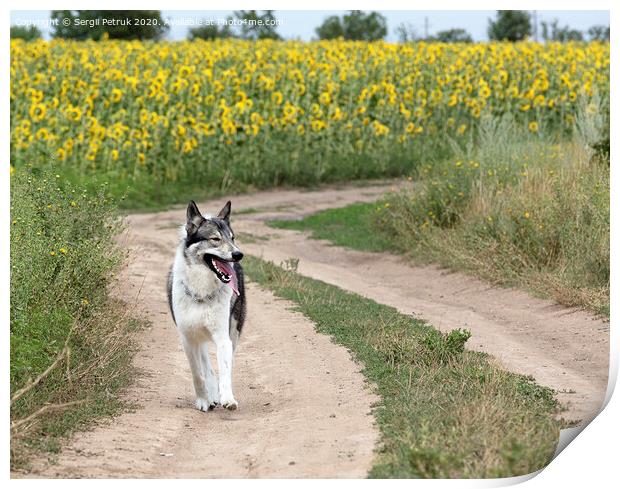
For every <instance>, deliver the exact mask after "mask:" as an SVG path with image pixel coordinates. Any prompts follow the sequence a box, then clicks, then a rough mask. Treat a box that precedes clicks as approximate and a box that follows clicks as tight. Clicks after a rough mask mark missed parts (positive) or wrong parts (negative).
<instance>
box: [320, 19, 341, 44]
mask: <svg viewBox="0 0 620 489" xmlns="http://www.w3.org/2000/svg"><path fill="white" fill-rule="evenodd" d="M314 32H316V35H317V36H319V39H338V38H339V37H344V28H343V27H342V21H341V20H340V18H339V17H338V16H337V15H331V16H329V17H327V18H326V19H325V20H324V21H323V23H322V24H321V25H320V26H319V27H317V28H316V29H315V30H314Z"/></svg>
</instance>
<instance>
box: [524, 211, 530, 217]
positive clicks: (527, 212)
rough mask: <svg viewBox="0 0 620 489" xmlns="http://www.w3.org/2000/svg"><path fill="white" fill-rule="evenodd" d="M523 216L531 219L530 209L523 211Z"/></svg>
mask: <svg viewBox="0 0 620 489" xmlns="http://www.w3.org/2000/svg"><path fill="white" fill-rule="evenodd" d="M523 217H524V218H525V219H529V218H530V213H529V211H525V212H524V213H523Z"/></svg>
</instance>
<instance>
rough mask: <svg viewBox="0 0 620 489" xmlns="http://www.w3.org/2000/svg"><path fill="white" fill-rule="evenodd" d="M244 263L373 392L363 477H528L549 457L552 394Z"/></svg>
mask: <svg viewBox="0 0 620 489" xmlns="http://www.w3.org/2000/svg"><path fill="white" fill-rule="evenodd" d="M284 266H285V269H283V268H281V267H278V266H275V265H274V264H272V263H268V262H265V261H262V260H259V259H257V258H253V257H247V258H246V260H244V267H245V270H246V272H247V273H248V276H249V277H250V278H251V279H252V280H254V281H256V282H258V283H259V284H260V285H262V286H264V287H267V288H269V289H270V290H272V291H273V292H274V293H275V295H277V296H278V297H281V298H284V299H288V300H290V301H292V302H294V303H295V309H297V310H299V311H300V312H302V313H303V314H304V315H305V316H307V317H308V318H309V319H310V320H312V321H313V322H314V323H315V325H316V329H317V331H319V332H320V333H324V334H328V335H330V336H332V338H333V339H334V341H335V342H336V343H338V344H341V345H343V346H345V347H346V348H348V349H349V350H350V351H351V352H352V353H353V356H354V358H355V359H356V360H357V361H358V362H360V363H361V365H362V366H363V370H362V372H363V374H364V375H365V376H366V377H367V378H368V379H369V380H370V381H371V382H372V383H373V384H374V385H375V386H376V391H377V393H378V394H379V396H380V401H379V402H378V404H377V405H375V406H374V407H373V414H374V416H375V418H376V420H377V423H378V426H379V429H380V431H381V447H380V449H379V452H378V454H377V457H376V460H375V464H374V466H373V468H372V470H371V472H370V474H369V475H370V477H375V478H392V477H394V478H409V477H415V478H418V477H422V478H461V477H462V478H478V477H482V478H490V477H509V476H515V475H521V474H527V473H530V472H533V471H536V470H538V469H541V468H542V467H544V466H545V465H546V464H547V463H548V462H549V461H550V458H551V456H552V455H553V453H554V450H555V446H556V444H557V440H558V436H559V429H560V428H561V424H560V422H559V421H557V420H556V418H555V415H556V413H557V410H558V406H557V405H556V402H555V400H554V397H553V393H552V391H551V390H549V389H547V388H543V387H540V386H538V385H536V384H535V383H533V381H532V380H531V379H528V378H525V377H523V376H520V375H516V374H512V373H509V372H506V371H503V370H501V369H500V368H498V366H497V365H496V364H495V362H494V361H493V360H492V359H491V358H490V357H488V356H487V355H485V354H483V353H477V352H472V351H469V350H467V349H465V348H464V345H465V343H466V341H467V339H468V338H469V333H468V332H467V331H462V330H454V331H452V332H450V333H448V334H442V333H440V332H438V331H437V330H435V329H434V328H432V327H431V326H430V325H428V324H425V323H424V322H422V321H419V320H416V319H413V318H412V317H409V316H406V315H403V314H400V313H399V312H398V311H396V310H395V309H393V308H391V307H388V306H384V305H381V304H377V303H376V302H373V301H371V300H369V299H365V298H363V297H360V296H358V295H355V294H351V293H348V292H345V291H343V290H341V289H339V288H337V287H334V286H331V285H327V284H325V283H323V282H319V281H316V280H312V279H309V278H306V277H303V276H301V275H299V274H297V273H296V272H295V270H296V262H295V261H294V260H289V261H288V262H287V263H285V264H284Z"/></svg>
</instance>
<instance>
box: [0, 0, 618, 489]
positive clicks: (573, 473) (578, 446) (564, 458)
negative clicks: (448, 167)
mask: <svg viewBox="0 0 620 489" xmlns="http://www.w3.org/2000/svg"><path fill="white" fill-rule="evenodd" d="M55 3H56V5H55V6H54V8H56V9H61V8H62V9H68V8H73V9H77V8H82V9H83V8H89V7H90V8H101V6H102V5H101V3H100V2H93V1H85V0H82V1H79V2H78V1H64V2H55ZM220 5H221V4H220ZM220 5H218V4H216V5H213V4H211V3H204V2H190V1H184V0H177V1H175V2H170V1H162V0H152V1H148V2H147V1H144V0H140V1H134V2H131V8H132V9H140V8H142V9H161V10H166V9H169V8H170V7H171V6H173V7H174V9H178V10H183V9H187V10H196V9H200V8H202V9H205V8H207V9H210V10H213V9H214V7H216V8H217V7H219V6H220ZM257 6H260V7H261V9H267V8H269V9H273V10H291V7H292V5H291V3H287V2H285V1H283V0H279V1H276V0H270V1H262V2H249V1H231V2H227V3H226V4H225V7H226V8H227V9H242V8H245V9H248V8H256V7H257ZM128 7H129V5H128V2H127V1H120V0H110V1H108V2H106V3H105V8H108V9H116V8H118V9H122V8H128ZM294 7H295V9H298V10H325V11H329V10H336V9H339V10H342V9H353V8H355V9H362V10H415V9H416V8H417V9H421V8H429V5H428V4H423V3H413V2H404V1H395V0H383V1H381V2H378V1H370V0H357V1H350V0H347V1H333V0H332V1H326V0H315V1H313V2H308V1H304V2H296V3H295V5H294ZM464 7H467V8H468V9H469V10H492V9H499V8H501V9H509V8H512V9H522V10H525V9H528V10H533V9H538V10H585V9H586V7H587V10H610V13H611V18H610V20H611V25H612V26H613V28H612V31H613V32H612V40H613V39H615V38H616V37H618V36H617V35H614V33H615V29H618V28H619V25H620V23H619V16H620V13H619V12H620V7H619V6H617V2H612V1H604V0H590V1H588V2H587V3H585V4H584V3H583V2H569V1H566V0H565V1H561V0H538V1H534V0H522V1H519V2H515V1H490V0H484V1H480V0H473V1H469V2H467V4H463V3H462V2H457V1H447V0H436V1H434V2H433V3H432V9H434V10H463V8H464ZM9 9H13V10H28V9H31V10H48V9H50V3H49V2H43V1H31V0H23V1H20V2H16V1H9V2H8V5H6V6H5V7H4V9H2V11H1V14H0V15H1V16H2V17H1V20H0V22H2V24H1V25H2V26H3V30H2V32H3V33H4V39H3V40H2V43H3V50H2V57H3V66H4V67H5V69H4V70H3V76H2V82H1V83H2V89H3V90H2V92H3V97H2V99H1V101H0V103H1V104H2V107H3V109H4V110H3V117H2V125H3V132H2V135H3V137H2V146H3V153H4V154H5V155H6V159H5V163H4V164H3V165H2V170H0V185H1V186H2V187H1V188H2V189H3V190H4V192H2V196H1V197H0V199H1V202H2V204H1V206H0V224H1V225H2V229H4V230H5V231H4V232H5V237H4V239H2V240H0V254H1V255H2V262H1V265H0V266H1V270H2V281H1V282H0V284H2V286H1V287H0V291H1V292H2V294H1V297H0V310H1V311H2V314H3V316H2V317H3V318H4V321H3V324H5V325H6V327H5V329H4V332H5V333H4V334H3V335H2V337H1V341H2V351H3V355H2V357H3V367H4V370H3V371H4V373H5V375H4V376H3V377H2V387H3V392H4V393H5V400H7V401H8V397H9V395H8V393H9V387H8V371H9V335H8V329H9V328H8V325H9V275H8V272H9V265H8V261H9V239H8V229H9V172H8V163H7V160H8V159H9V156H8V155H9V142H10V136H9V128H10V106H9V97H8V91H9V71H8V69H7V66H8V63H9V60H8V57H9V39H8V25H9ZM616 53H617V50H616V49H615V48H614V49H612V50H611V58H612V63H611V66H612V75H611V86H612V87H613V86H615V85H616V84H615V83H614V82H617V81H618V79H619V78H618V74H617V67H618V56H617V54H616ZM611 110H612V125H611V134H616V133H615V130H617V129H616V126H618V124H617V118H618V99H617V97H615V93H614V97H612V105H611ZM619 163H620V158H618V157H617V154H616V153H615V149H614V151H612V164H611V166H612V169H614V170H612V175H611V176H612V179H611V181H612V183H611V186H612V192H611V195H614V196H615V195H616V194H615V193H614V192H613V191H614V190H616V189H618V188H619V186H618V171H617V170H615V168H616V167H617V165H618V164H619ZM618 202H619V200H618V198H617V197H614V198H613V199H612V227H611V231H612V232H611V243H612V246H611V248H612V249H614V248H617V246H615V245H617V244H618V237H617V230H616V226H614V224H615V223H616V221H617V219H616V216H617V211H618ZM617 265H618V260H617V258H616V255H615V254H612V257H611V268H612V284H611V285H612V289H611V290H612V310H614V309H615V307H614V306H615V304H616V303H617V298H618V294H617V292H616V290H617V289H616V280H615V272H616V271H617V269H618V266H617ZM611 333H612V334H611V350H612V351H611V357H610V358H611V365H610V387H609V388H608V393H607V396H608V400H609V397H610V395H611V393H612V392H613V385H614V384H615V381H616V379H617V375H618V353H619V351H620V344H619V341H618V334H617V331H616V330H615V328H613V327H612V332H611ZM2 410H3V415H4V416H3V418H4V420H5V422H4V424H3V431H4V440H5V443H4V444H3V445H2V464H3V467H4V469H5V470H4V473H5V474H6V477H7V478H8V477H9V442H8V440H9V409H8V402H6V401H5V402H4V403H2ZM619 418H620V401H619V400H618V396H617V395H616V396H613V397H611V400H610V402H609V403H608V405H607V407H606V408H605V409H604V411H603V412H602V413H601V414H600V415H599V416H598V417H597V418H596V419H595V420H594V421H593V422H592V423H591V424H590V425H589V426H587V427H586V428H585V429H584V431H583V432H582V433H581V434H580V435H579V436H578V437H577V438H576V440H575V441H574V442H573V443H571V444H570V445H569V446H568V447H567V448H566V449H565V450H564V451H563V452H562V453H560V455H559V456H558V457H557V458H556V459H555V460H554V461H553V462H552V463H551V464H549V466H548V467H547V468H545V469H544V470H542V471H541V472H540V473H539V474H538V475H537V476H536V477H533V478H532V477H527V476H526V477H525V478H515V479H500V480H469V481H467V480H401V481H380V482H377V481H331V480H330V481H323V482H321V484H322V485H326V486H327V487H329V486H333V487H335V486H336V484H337V485H338V486H339V487H341V486H342V485H343V484H344V485H349V484H351V485H352V484H356V486H357V485H376V484H382V485H383V484H389V485H393V486H402V487H404V486H405V485H406V486H407V487H411V486H412V485H416V486H420V485H421V486H427V487H428V486H434V487H498V486H503V485H510V484H514V483H517V482H523V481H524V480H527V482H526V484H527V487H531V488H537V487H540V488H543V487H544V488H547V487H549V486H551V485H553V486H563V487H580V488H583V487H584V486H586V485H588V486H591V487H611V481H613V480H616V481H617V480H618V476H617V470H616V465H617V463H618V462H617V458H618V455H617V454H618V450H617V446H616V445H617V440H616V436H617V434H618V433H620V421H619ZM528 479H529V480H528ZM10 483H11V484H14V485H20V486H24V487H30V486H32V485H35V484H37V483H38V481H36V480H12V481H10ZM108 483H109V482H106V481H96V480H94V481H93V480H90V481H61V480H48V481H45V484H46V486H47V487H50V488H53V487H59V488H60V487H63V488H65V487H66V485H67V484H69V485H73V484H88V485H93V486H101V485H102V484H106V485H107V484H108ZM172 483H174V482H172ZM205 483H206V484H209V482H202V481H199V482H198V484H205ZM215 483H216V484H219V483H220V482H215ZM117 484H119V485H125V484H128V485H129V484H130V485H131V486H132V487H135V486H141V485H146V484H148V485H149V487H150V486H153V485H154V486H156V487H162V488H163V487H167V486H168V485H169V484H170V482H169V481H164V480H155V481H152V480H151V481H147V480H131V481H118V482H117ZM231 484H234V485H237V484H239V485H246V484H253V485H256V486H259V487H269V488H272V487H285V486H287V487H288V486H290V484H291V482H290V481H287V480H275V481H269V480H258V481H230V482H226V485H227V486H229V485H231ZM295 484H296V485H297V484H299V485H300V486H302V487H303V486H306V487H308V486H309V485H310V484H312V485H314V484H315V481H311V480H300V481H296V482H295Z"/></svg>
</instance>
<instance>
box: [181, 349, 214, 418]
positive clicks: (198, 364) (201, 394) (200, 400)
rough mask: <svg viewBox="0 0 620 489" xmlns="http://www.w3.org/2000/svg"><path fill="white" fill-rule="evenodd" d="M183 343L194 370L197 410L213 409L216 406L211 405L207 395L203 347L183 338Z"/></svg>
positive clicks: (193, 378)
mask: <svg viewBox="0 0 620 489" xmlns="http://www.w3.org/2000/svg"><path fill="white" fill-rule="evenodd" d="M182 343H183V349H184V350H185V354H186V355H187V359H188V360H189V366H190V368H191V370H192V380H193V381H194V389H195V391H196V408H197V409H200V410H201V411H208V410H209V409H213V407H215V404H213V405H211V403H210V402H209V399H208V395H207V389H206V387H207V384H206V381H207V379H206V376H205V371H204V369H203V365H202V358H201V345H200V344H199V343H195V342H194V341H191V340H188V339H187V338H183V341H182Z"/></svg>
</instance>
